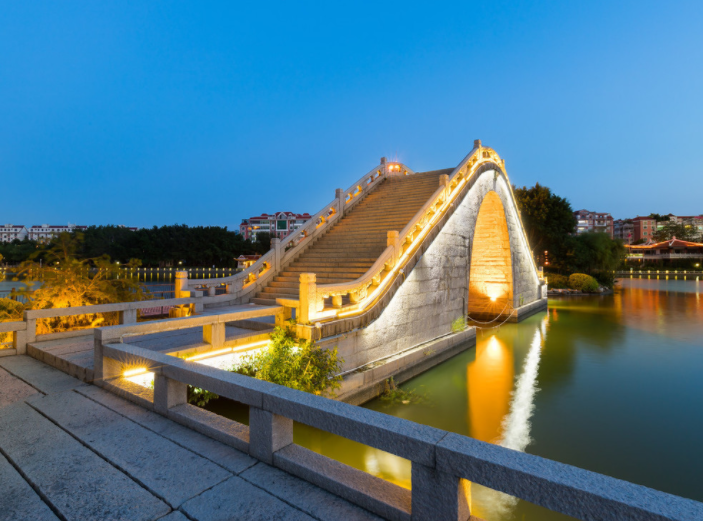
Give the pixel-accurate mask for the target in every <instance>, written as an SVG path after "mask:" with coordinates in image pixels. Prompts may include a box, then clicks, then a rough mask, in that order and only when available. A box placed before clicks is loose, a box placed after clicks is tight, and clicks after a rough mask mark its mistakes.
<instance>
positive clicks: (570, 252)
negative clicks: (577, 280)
mask: <svg viewBox="0 0 703 521" xmlns="http://www.w3.org/2000/svg"><path fill="white" fill-rule="evenodd" d="M513 191H514V192H515V198H516V199H517V205H518V209H519V210H520V215H521V217H522V221H523V225H524V226H525V233H526V234H527V238H528V241H529V244H530V246H531V247H532V250H533V253H534V254H535V257H536V258H539V259H540V260H542V261H543V262H545V270H546V271H547V272H551V273H558V274H560V275H571V274H572V273H585V274H588V275H591V276H593V277H594V278H596V279H597V280H598V281H599V282H600V283H601V284H604V285H607V286H612V284H613V280H614V277H613V271H614V270H616V269H618V268H619V267H620V266H621V265H622V264H623V262H624V261H625V256H626V253H627V252H626V249H625V246H624V245H623V243H622V241H621V240H619V239H612V238H611V237H610V236H609V235H608V234H605V233H598V232H586V233H579V234H577V233H576V217H575V216H574V211H573V208H572V207H571V204H570V203H569V201H568V200H566V199H565V198H563V197H560V196H558V195H556V194H554V193H553V192H552V191H551V190H550V189H549V188H547V187H546V186H542V185H540V184H539V183H537V184H535V186H532V187H529V188H528V187H526V186H523V187H522V188H516V187H513ZM545 252H546V254H545ZM547 262H548V264H546V263H547Z"/></svg>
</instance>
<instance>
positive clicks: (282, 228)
mask: <svg viewBox="0 0 703 521" xmlns="http://www.w3.org/2000/svg"><path fill="white" fill-rule="evenodd" d="M311 217H312V216H311V215H310V214H309V213H293V212H278V213H272V214H268V213H264V214H261V215H257V216H256V217H249V218H248V219H243V220H242V224H240V225H239V233H241V234H242V235H243V236H244V238H245V239H251V240H256V235H257V234H259V233H263V232H266V233H270V234H271V237H278V238H279V239H282V238H283V237H285V236H286V235H288V234H289V233H290V232H292V231H294V230H297V229H298V228H300V227H301V226H302V225H303V224H305V222H306V221H309V220H310V219H311Z"/></svg>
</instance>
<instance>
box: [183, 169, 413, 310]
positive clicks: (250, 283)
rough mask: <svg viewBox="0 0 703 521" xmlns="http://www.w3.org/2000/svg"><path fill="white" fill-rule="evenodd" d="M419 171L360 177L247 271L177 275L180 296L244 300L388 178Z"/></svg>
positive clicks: (273, 242)
mask: <svg viewBox="0 0 703 521" xmlns="http://www.w3.org/2000/svg"><path fill="white" fill-rule="evenodd" d="M414 173H415V172H414V171H413V170H411V169H410V168H408V167H407V166H406V165H404V164H402V163H396V162H393V163H389V162H387V161H386V158H381V163H380V164H379V165H378V166H376V167H374V168H373V169H371V170H370V171H369V172H367V173H366V174H365V175H363V176H362V177H361V178H359V179H358V180H357V181H356V182H355V183H353V184H352V185H351V186H350V187H349V188H347V189H346V190H342V189H341V188H338V189H337V190H335V198H334V199H333V200H332V201H331V202H330V203H328V204H326V205H325V206H324V207H323V208H322V210H320V211H319V212H317V213H316V214H315V215H313V216H312V218H311V219H310V220H308V221H307V222H306V223H305V224H304V225H303V226H302V227H300V228H298V229H297V230H294V231H293V232H291V233H290V234H288V235H287V236H286V237H285V238H283V239H278V238H274V239H271V249H270V250H269V251H268V252H267V253H266V254H264V255H263V256H262V257H261V258H260V259H258V260H257V261H256V262H255V263H254V264H252V265H251V266H249V267H248V268H246V269H245V270H244V271H241V272H239V273H236V274H234V275H230V276H228V277H220V278H212V279H188V272H187V271H179V272H177V273H176V297H179V298H187V297H190V296H191V293H190V292H191V291H203V292H205V293H207V294H208V295H209V296H214V295H215V292H216V288H218V287H225V288H226V294H227V295H229V296H231V298H232V300H236V301H242V300H244V299H245V298H247V297H248V296H251V295H253V294H255V293H256V292H257V291H258V290H259V289H260V288H261V287H262V286H263V285H264V284H265V283H266V282H268V281H269V280H271V279H272V278H273V276H275V275H276V273H278V272H279V271H280V269H281V268H282V267H283V266H284V265H285V264H286V263H288V262H289V261H291V260H293V259H294V258H295V257H296V256H297V255H298V254H299V253H300V252H301V251H302V250H303V249H305V248H306V247H307V246H308V245H310V244H312V242H313V241H314V240H315V239H317V238H318V237H320V236H321V235H323V234H324V233H326V232H327V231H328V230H329V229H330V228H331V227H332V226H333V225H334V224H335V223H336V222H337V221H338V220H339V219H341V218H342V216H344V214H345V213H346V212H348V211H349V210H351V209H352V208H353V207H354V206H356V205H357V204H358V203H359V202H361V200H362V199H363V198H364V197H365V196H366V195H367V194H368V193H369V192H371V191H372V190H373V189H374V188H375V187H376V186H377V185H378V184H379V183H380V182H381V181H382V180H383V179H384V178H386V177H388V176H398V175H412V174H414Z"/></svg>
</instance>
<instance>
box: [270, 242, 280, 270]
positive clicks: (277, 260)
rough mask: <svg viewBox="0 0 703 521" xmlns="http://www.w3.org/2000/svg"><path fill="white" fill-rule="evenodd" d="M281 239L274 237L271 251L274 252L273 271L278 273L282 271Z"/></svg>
mask: <svg viewBox="0 0 703 521" xmlns="http://www.w3.org/2000/svg"><path fill="white" fill-rule="evenodd" d="M280 248H281V239H279V238H278V237H274V238H273V239H271V249H272V250H273V271H274V273H278V271H279V270H280V269H281V250H280Z"/></svg>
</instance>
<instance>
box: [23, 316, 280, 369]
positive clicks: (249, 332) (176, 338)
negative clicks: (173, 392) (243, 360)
mask: <svg viewBox="0 0 703 521" xmlns="http://www.w3.org/2000/svg"><path fill="white" fill-rule="evenodd" d="M250 308H251V306H250V305H247V306H227V307H219V308H207V309H205V310H204V311H203V312H201V313H199V315H219V314H223V313H233V312H236V311H240V310H241V309H250ZM268 318H271V319H272V318H273V317H264V319H262V321H261V322H258V323H259V324H261V325H262V326H263V324H265V323H266V322H265V321H264V320H265V319H268ZM246 325H247V327H246V328H244V327H235V326H231V325H228V326H226V328H225V335H226V336H225V339H226V341H225V342H226V343H225V345H234V344H236V343H238V342H240V341H245V340H246V341H254V340H256V338H253V337H257V336H258V335H260V334H263V333H267V332H270V330H271V328H273V323H271V324H269V325H268V326H270V327H267V326H263V327H257V328H256V329H250V328H249V326H250V324H246ZM254 325H256V324H254ZM129 343H130V344H134V345H137V346H139V347H143V348H145V349H151V350H154V351H160V352H163V353H173V352H177V351H183V350H188V349H195V348H199V347H205V346H207V344H206V343H205V342H203V334H202V328H200V327H194V328H188V329H180V330H177V331H164V332H162V333H153V334H149V335H143V336H135V337H131V338H130V340H129ZM27 354H28V355H29V356H31V357H32V358H36V359H37V360H40V361H42V362H44V363H46V364H48V365H50V366H52V367H55V368H57V369H60V370H61V371H63V372H64V373H66V374H68V375H71V376H73V377H75V378H78V379H79V380H82V381H83V382H92V381H93V330H92V329H91V330H89V332H88V333H86V334H85V335H82V336H77V337H72V338H60V339H56V340H40V341H37V342H32V343H30V344H28V345H27Z"/></svg>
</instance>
